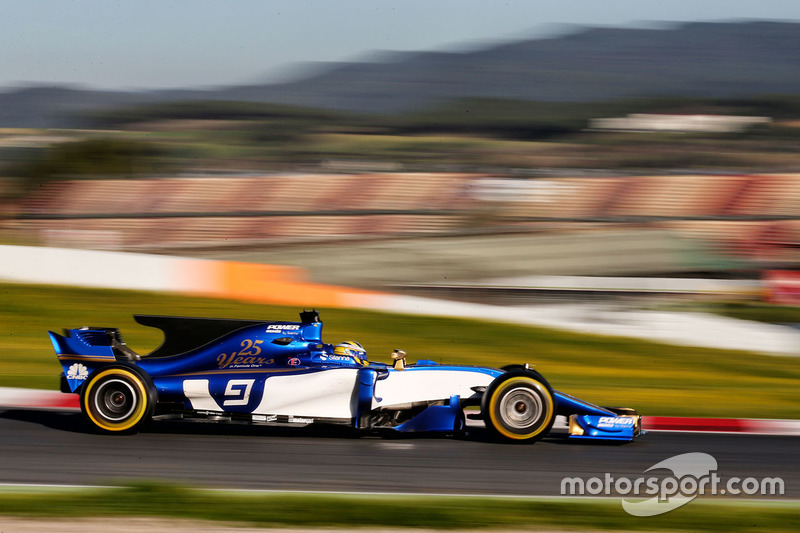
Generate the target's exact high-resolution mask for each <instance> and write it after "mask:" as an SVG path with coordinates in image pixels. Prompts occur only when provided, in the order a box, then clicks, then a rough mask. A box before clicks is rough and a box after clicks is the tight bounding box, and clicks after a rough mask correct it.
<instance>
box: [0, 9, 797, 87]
mask: <svg viewBox="0 0 800 533" xmlns="http://www.w3.org/2000/svg"><path fill="white" fill-rule="evenodd" d="M743 19H744V20H783V21H793V22H796V21H800V1H798V0H760V1H751V0H655V1H654V0H635V1H632V0H556V1H551V0H519V1H516V0H508V1H504V0H484V1H476V0H397V1H382V0H326V1H321V0H320V1H312V0H119V1H117V0H72V1H69V0H52V1H49V0H0V88H13V87H18V86H24V85H28V84H59V85H61V84H69V85H81V86H87V87H94V88H106V89H157V88H176V87H212V86H226V85H236V84H241V83H257V82H264V81H277V80H281V79H286V78H287V77H288V76H291V75H296V73H297V69H296V68H294V67H292V65H296V64H298V63H308V62H337V61H359V60H368V59H369V58H372V57H374V56H375V54H374V52H376V51H423V50H450V51H452V50H458V49H463V48H464V47H467V48H476V47H481V46H486V45H489V44H492V43H498V42H503V41H509V40H521V39H527V38H544V37H547V36H552V35H554V34H555V33H557V32H564V31H566V30H565V27H564V25H579V26H619V27H630V26H636V27H641V26H646V25H648V24H649V23H650V22H654V21H668V22H684V21H730V20H743Z"/></svg>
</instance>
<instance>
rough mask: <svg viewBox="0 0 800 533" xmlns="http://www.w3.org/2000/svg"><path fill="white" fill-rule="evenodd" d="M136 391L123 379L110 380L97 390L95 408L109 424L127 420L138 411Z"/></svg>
mask: <svg viewBox="0 0 800 533" xmlns="http://www.w3.org/2000/svg"><path fill="white" fill-rule="evenodd" d="M137 403H138V402H137V400H136V391H135V390H134V388H133V386H131V384H130V383H128V382H127V381H125V380H122V379H110V380H108V381H106V382H104V383H102V384H101V385H100V386H98V388H97V394H96V395H95V402H94V405H95V408H96V410H97V411H96V412H97V414H98V415H100V416H102V417H103V418H104V419H106V420H107V421H109V422H120V421H122V420H125V419H126V418H128V417H129V416H131V414H133V412H134V411H135V410H136V404H137Z"/></svg>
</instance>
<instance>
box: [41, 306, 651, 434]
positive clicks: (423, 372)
mask: <svg viewBox="0 0 800 533" xmlns="http://www.w3.org/2000/svg"><path fill="white" fill-rule="evenodd" d="M134 318H135V319H136V321H137V322H138V323H140V324H142V325H145V326H151V327H155V328H158V329H160V330H162V331H163V333H164V342H163V344H162V345H161V346H160V347H159V348H157V349H156V350H155V351H153V352H152V353H150V354H147V355H140V354H137V353H135V352H134V351H133V350H131V349H130V348H129V347H128V346H127V345H126V344H125V343H124V342H123V340H122V337H121V335H120V332H119V330H118V329H117V328H106V327H82V328H76V329H70V330H65V332H64V335H59V334H57V333H53V332H52V331H51V332H49V335H50V339H51V341H52V343H53V347H54V348H55V351H56V354H57V356H58V359H59V362H60V363H61V365H62V367H63V370H64V372H63V374H62V376H61V390H62V392H66V393H71V394H79V395H80V405H81V410H82V411H83V413H84V415H85V416H86V417H87V418H88V420H89V421H90V422H91V423H92V424H93V425H94V426H95V427H96V428H98V429H99V430H101V431H103V432H107V433H130V432H133V431H136V430H137V429H139V428H140V427H141V426H142V425H143V424H145V423H147V422H148V421H149V420H150V419H152V418H153V417H160V416H162V415H167V416H172V417H180V418H186V419H203V418H206V419H211V420H215V421H230V422H246V423H252V424H273V425H274V424H279V425H293V426H307V425H311V424H343V425H347V426H350V427H354V428H357V429H359V430H365V431H369V430H390V431H397V432H440V433H449V434H456V435H458V434H461V433H463V432H464V431H465V414H464V408H465V407H473V408H474V407H475V406H479V407H480V415H477V417H479V418H482V419H483V420H484V421H485V423H486V426H487V428H488V429H489V430H490V431H491V432H492V433H493V434H494V435H496V436H497V437H499V438H500V439H502V440H507V441H517V442H523V441H525V442H532V441H535V440H538V439H540V438H541V437H543V436H545V435H546V434H547V433H548V432H549V431H550V430H551V428H552V427H553V422H554V420H555V418H556V416H557V415H562V416H565V417H567V418H568V421H569V436H570V438H576V439H597V440H616V441H630V440H632V439H633V438H634V437H636V436H637V435H639V434H640V433H641V421H640V417H639V415H638V414H636V412H635V411H633V410H632V409H614V408H604V407H599V406H596V405H592V404H590V403H587V402H584V401H582V400H579V399H577V398H575V397H573V396H570V395H568V394H564V393H562V392H559V391H556V390H554V389H552V388H551V387H550V385H549V384H548V382H547V381H546V380H545V379H544V377H542V376H541V375H540V374H539V373H538V372H536V371H534V370H533V369H532V368H530V367H529V366H528V365H510V366H507V367H504V368H502V369H498V368H488V367H477V366H460V365H440V364H437V363H435V362H433V361H428V360H420V361H417V362H416V363H414V364H407V363H406V362H405V353H404V352H403V351H401V350H395V352H394V353H393V354H392V359H393V363H392V364H385V363H376V362H372V361H368V360H367V357H366V351H365V350H364V348H363V347H362V346H361V345H360V344H359V343H357V342H353V341H350V342H344V343H341V344H338V345H336V346H333V345H330V344H326V343H323V342H322V322H320V319H319V314H318V313H317V312H316V311H303V312H302V313H300V322H282V321H276V322H271V321H260V320H229V319H215V318H188V317H172V316H154V315H134ZM472 416H476V415H471V417H472Z"/></svg>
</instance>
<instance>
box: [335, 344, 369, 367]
mask: <svg viewBox="0 0 800 533" xmlns="http://www.w3.org/2000/svg"><path fill="white" fill-rule="evenodd" d="M333 353H335V354H336V355H344V356H347V357H352V358H353V359H355V360H356V363H358V364H360V365H366V364H367V351H366V350H365V349H364V347H363V346H361V345H360V344H359V343H357V342H356V341H344V342H340V343H339V344H337V345H336V346H335V347H334V348H333Z"/></svg>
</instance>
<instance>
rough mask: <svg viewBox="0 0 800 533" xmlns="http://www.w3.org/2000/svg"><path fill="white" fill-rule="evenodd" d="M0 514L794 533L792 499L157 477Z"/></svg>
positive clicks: (797, 508) (14, 498) (3, 505)
mask: <svg viewBox="0 0 800 533" xmlns="http://www.w3.org/2000/svg"><path fill="white" fill-rule="evenodd" d="M0 515H4V516H23V517H49V516H53V517H58V518H60V519H64V518H67V517H81V516H84V517H90V516H91V517H103V516H116V517H121V516H158V517H168V518H188V519H193V520H212V521H226V522H236V523H239V524H242V525H251V524H255V525H258V526H271V527H285V526H290V527H320V526H325V527H362V528H373V527H379V526H380V527H388V526H391V527H404V528H423V527H424V528H433V529H488V528H492V529H500V528H509V527H517V528H524V529H527V530H534V529H538V528H543V527H544V528H548V529H579V530H603V531H612V530H616V531H623V530H625V531H628V530H635V531H741V530H752V529H756V528H758V529H760V530H762V531H771V532H781V531H796V529H795V527H796V525H797V523H798V520H799V519H800V504H798V502H793V501H787V502H785V503H783V502H758V501H756V500H742V501H738V500H737V501H735V502H734V501H731V500H727V501H708V500H707V501H694V502H691V503H689V504H688V505H685V506H683V507H681V508H679V509H677V510H674V511H672V512H669V513H667V514H664V515H659V516H654V517H648V518H637V517H634V516H630V515H628V514H626V513H625V511H624V510H623V509H622V507H621V505H620V501H619V500H617V499H608V500H586V501H580V500H577V499H570V500H561V499H547V498H496V497H488V498H487V497H469V496H405V495H403V496H386V495H376V496H370V495H345V494H341V495H340V494H281V493H275V494H265V493H239V492H222V491H205V490H198V489H188V488H183V487H177V486H172V485H164V484H158V483H138V484H134V485H128V486H124V487H121V488H114V489H85V490H83V489H81V490H75V491H70V492H64V491H58V492H53V493H47V492H41V493H34V494H32V493H21V494H8V493H0Z"/></svg>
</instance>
